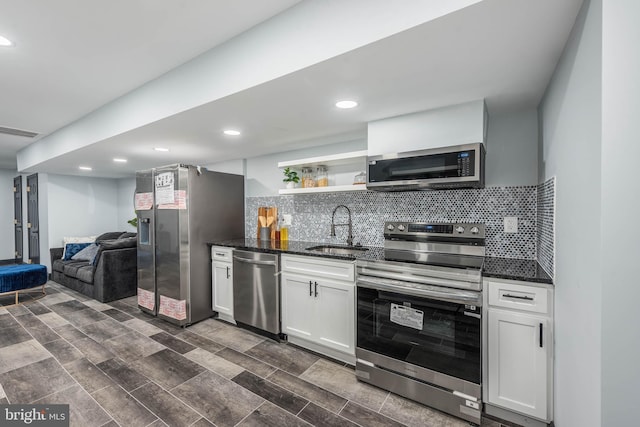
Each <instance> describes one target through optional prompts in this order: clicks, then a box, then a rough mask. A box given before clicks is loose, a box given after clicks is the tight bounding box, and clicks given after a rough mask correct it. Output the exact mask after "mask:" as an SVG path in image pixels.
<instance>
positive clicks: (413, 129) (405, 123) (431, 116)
mask: <svg viewBox="0 0 640 427" xmlns="http://www.w3.org/2000/svg"><path fill="white" fill-rule="evenodd" d="M487 120H488V116H487V109H486V106H485V104H484V100H477V101H472V102H467V103H465V104H458V105H453V106H449V107H443V108H437V109H433V110H427V111H421V112H418V113H413V114H406V115H404V116H397V117H391V118H388V119H382V120H376V121H373V122H369V123H368V126H367V131H368V136H367V143H368V155H369V156H379V155H383V154H391V153H403V152H406V151H416V150H425V149H427V148H441V147H448V146H451V145H459V144H471V143H475V142H483V143H484V142H486V136H487Z"/></svg>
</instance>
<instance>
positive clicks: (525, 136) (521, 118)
mask: <svg viewBox="0 0 640 427" xmlns="http://www.w3.org/2000/svg"><path fill="white" fill-rule="evenodd" d="M485 172H486V175H485V185H486V186H487V187H510V186H519V185H537V184H538V112H537V111H536V109H535V108H532V109H528V110H522V111H513V112H509V113H503V114H499V115H496V114H492V115H490V116H489V129H488V133H487V158H486V170H485Z"/></svg>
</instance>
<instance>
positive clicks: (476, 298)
mask: <svg viewBox="0 0 640 427" xmlns="http://www.w3.org/2000/svg"><path fill="white" fill-rule="evenodd" d="M357 285H358V286H360V287H363V288H368V289H376V290H379V291H387V292H395V293H399V294H405V295H411V296H415V297H421V298H430V299H434V300H438V301H447V302H452V303H455V304H465V305H475V306H476V307H480V306H482V294H481V293H480V292H467V291H462V290H458V289H452V288H442V287H436V286H429V287H428V288H420V289H418V288H414V287H409V286H402V285H399V284H397V281H392V280H385V279H376V278H374V277H368V276H367V277H363V276H358V282H357Z"/></svg>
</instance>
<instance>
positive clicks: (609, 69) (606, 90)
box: [592, 0, 640, 426]
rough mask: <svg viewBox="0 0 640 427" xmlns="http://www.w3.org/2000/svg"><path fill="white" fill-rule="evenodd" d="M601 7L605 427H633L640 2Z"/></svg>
mask: <svg viewBox="0 0 640 427" xmlns="http://www.w3.org/2000/svg"><path fill="white" fill-rule="evenodd" d="M595 5H596V4H595V2H594V6H595ZM592 7H593V6H592ZM602 7H603V9H602V18H603V22H602V43H603V44H602V55H603V58H602V65H603V67H602V93H603V97H602V169H601V174H602V216H601V219H602V224H603V225H604V226H605V227H606V228H603V230H602V282H603V283H602V288H603V289H602V425H603V426H631V425H638V423H639V421H638V410H637V407H638V403H637V395H638V385H640V369H638V367H637V364H638V359H639V358H640V333H639V332H638V316H637V313H638V308H637V305H638V301H640V286H639V285H640V280H639V279H638V274H637V265H638V262H639V261H640V244H639V242H640V228H638V226H637V223H638V213H639V212H640V179H639V178H638V159H639V158H640V144H638V118H639V117H640V85H639V84H638V78H639V76H640V51H639V50H638V40H640V26H638V23H639V22H640V2H638V1H637V0H622V1H615V2H611V1H603V2H602Z"/></svg>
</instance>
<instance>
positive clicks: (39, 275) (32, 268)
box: [0, 264, 47, 304]
mask: <svg viewBox="0 0 640 427" xmlns="http://www.w3.org/2000/svg"><path fill="white" fill-rule="evenodd" d="M46 283H47V267H45V266H44V265H40V264H19V265H8V266H3V267H0V295H6V294H10V293H12V292H13V293H15V295H16V302H15V303H16V304H18V292H19V291H22V290H25V289H31V288H35V287H38V286H42V294H43V295H45V290H44V285H45V284H46Z"/></svg>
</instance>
